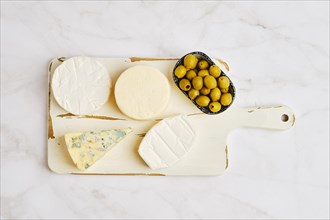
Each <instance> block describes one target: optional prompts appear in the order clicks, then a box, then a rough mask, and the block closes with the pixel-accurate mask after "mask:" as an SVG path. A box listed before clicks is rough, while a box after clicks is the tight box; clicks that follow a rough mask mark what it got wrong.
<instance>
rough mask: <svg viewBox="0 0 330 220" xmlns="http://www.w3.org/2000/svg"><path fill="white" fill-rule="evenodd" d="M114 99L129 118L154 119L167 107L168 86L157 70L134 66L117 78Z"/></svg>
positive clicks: (149, 67) (165, 79) (168, 97)
mask: <svg viewBox="0 0 330 220" xmlns="http://www.w3.org/2000/svg"><path fill="white" fill-rule="evenodd" d="M115 98H116V102H117V105H118V107H119V109H120V110H121V111H122V112H123V113H124V114H125V115H127V116H129V117H130V118H133V119H137V120H146V119H151V118H155V117H157V116H159V115H160V114H161V113H162V112H163V111H164V110H165V108H166V107H167V104H168V101H169V99H170V84H169V82H168V79H167V78H166V77H165V76H164V74H163V73H161V72H160V71H159V70H158V69H156V68H154V67H151V66H144V65H138V66H134V67H131V68H129V69H127V70H126V71H124V72H123V73H122V74H121V75H120V76H119V78H118V80H117V82H116V85H115Z"/></svg>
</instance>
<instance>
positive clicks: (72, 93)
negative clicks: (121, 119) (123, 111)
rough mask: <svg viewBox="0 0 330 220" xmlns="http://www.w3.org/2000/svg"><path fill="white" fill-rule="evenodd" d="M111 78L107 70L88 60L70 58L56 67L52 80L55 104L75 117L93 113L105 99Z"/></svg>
mask: <svg viewBox="0 0 330 220" xmlns="http://www.w3.org/2000/svg"><path fill="white" fill-rule="evenodd" d="M110 88H111V79H110V77H109V73H108V71H107V69H106V68H105V67H104V66H103V65H102V64H101V63H99V62H97V61H96V60H94V59H92V58H89V57H72V58H70V59H68V60H66V61H64V62H63V63H62V64H61V65H60V66H58V67H57V68H56V70H55V72H54V75H53V78H52V91H53V94H54V97H55V100H56V101H57V103H58V104H59V105H60V106H61V107H62V108H63V109H65V110H66V111H68V112H70V113H72V114H75V115H86V114H89V113H92V112H94V111H96V110H98V109H99V108H101V106H102V105H104V103H105V102H106V101H107V100H108V98H109V95H110Z"/></svg>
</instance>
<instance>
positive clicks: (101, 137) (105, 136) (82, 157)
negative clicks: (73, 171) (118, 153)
mask: <svg viewBox="0 0 330 220" xmlns="http://www.w3.org/2000/svg"><path fill="white" fill-rule="evenodd" d="M131 131H132V128H125V129H112V130H106V131H90V132H77V133H70V134H66V135H65V136H64V138H65V143H66V147H67V149H68V151H69V154H70V156H71V158H72V160H73V162H74V164H75V165H76V166H77V167H78V169H80V170H86V169H87V168H88V167H90V166H92V165H93V164H94V163H95V162H96V161H97V160H99V159H100V158H102V157H103V156H104V155H105V154H106V153H107V152H108V151H109V150H110V149H112V148H113V147H114V146H115V145H116V144H117V143H118V142H119V141H121V140H122V139H124V138H125V137H126V136H127V135H128V134H129V133H130V132H131Z"/></svg>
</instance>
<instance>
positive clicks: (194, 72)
mask: <svg viewBox="0 0 330 220" xmlns="http://www.w3.org/2000/svg"><path fill="white" fill-rule="evenodd" d="M195 76H197V74H196V71H195V70H189V71H188V72H187V74H186V78H187V79H189V80H192V79H193V78H194V77H195Z"/></svg>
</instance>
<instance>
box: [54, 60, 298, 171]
mask: <svg viewBox="0 0 330 220" xmlns="http://www.w3.org/2000/svg"><path fill="white" fill-rule="evenodd" d="M94 59H96V60H97V61H99V62H100V63H102V64H103V65H104V66H105V67H106V68H107V69H108V71H109V74H110V77H111V79H112V89H111V95H110V98H109V101H108V102H107V103H106V104H105V105H104V106H103V107H102V108H101V109H100V110H98V111H97V112H95V113H94V114H93V115H86V116H81V117H77V116H74V115H71V114H69V113H68V112H66V111H65V110H64V109H62V108H61V107H60V106H59V105H58V104H57V103H56V101H55V99H54V97H53V95H52V92H51V88H50V86H49V103H48V104H49V106H48V111H49V112H48V165H49V168H50V169H51V170H52V171H54V172H56V173H60V174H88V175H92V174H95V175H151V176H158V175H159V176H164V175H221V174H223V173H224V172H225V170H226V168H227V166H228V158H227V145H226V137H227V135H228V134H229V132H230V131H231V130H233V129H235V128H239V127H259V128H268V129H278V130H285V129H288V128H290V127H292V126H293V124H294V120H295V118H294V115H293V113H292V111H291V110H290V109H289V108H288V107H285V106H276V107H267V108H260V107H259V108H251V109H240V108H237V107H235V104H233V105H232V106H231V107H230V108H229V109H228V110H226V111H225V112H223V113H220V114H218V115H205V114H203V113H201V112H200V111H199V109H197V108H196V107H195V106H194V104H193V103H192V102H191V101H189V100H188V99H187V97H186V96H185V95H184V94H183V93H182V92H181V91H180V90H179V89H178V88H177V87H176V85H175V84H174V81H173V79H172V71H173V67H174V65H175V63H176V62H177V60H178V59H177V58H138V57H132V58H94ZM64 60H65V58H64V57H61V58H55V59H53V60H52V61H51V62H50V64H49V69H48V70H49V85H50V83H51V78H52V75H53V73H54V71H55V69H56V67H58V66H59V65H61V63H62V62H63V61H64ZM213 61H214V62H215V63H216V64H217V65H219V66H220V68H222V69H224V70H226V69H227V71H228V65H227V64H226V63H225V62H223V61H221V60H217V59H213ZM134 65H150V66H154V67H156V68H158V69H159V70H160V71H161V72H162V73H164V74H165V75H166V77H167V78H168V80H169V82H170V85H171V99H170V102H169V105H168V107H167V109H166V110H165V112H164V113H163V114H162V115H161V116H160V117H159V118H157V119H154V120H147V121H136V120H133V119H130V118H128V117H126V116H125V115H123V114H122V113H121V112H120V110H119V109H118V107H117V105H116V102H115V98H114V94H113V88H114V85H115V83H116V80H117V78H118V77H119V75H120V73H122V72H123V71H124V70H125V69H127V68H129V67H131V66H134ZM228 76H229V77H230V74H229V75H228ZM234 83H235V82H234ZM178 114H187V115H189V117H191V122H192V124H193V126H194V127H195V128H196V129H197V130H198V132H197V134H198V135H196V138H195V143H194V146H192V148H191V150H190V151H189V152H188V153H187V154H186V155H185V156H184V157H183V158H182V159H181V160H180V161H179V162H178V163H176V164H175V165H174V166H172V167H170V168H166V169H160V170H152V169H150V168H149V167H148V166H147V165H146V164H145V163H144V161H143V160H142V159H141V157H140V156H139V154H138V147H139V144H140V142H141V140H142V138H143V136H144V135H145V133H146V132H148V130H149V129H150V128H151V127H152V126H153V125H155V124H156V123H157V122H159V120H161V119H163V118H166V117H170V116H175V115H178ZM283 115H284V116H283ZM283 117H284V118H285V117H287V118H286V120H284V121H283ZM125 127H132V128H133V132H132V133H130V134H129V135H128V136H127V137H126V138H125V139H124V140H122V141H121V142H119V143H118V144H117V145H116V146H115V147H114V148H113V149H111V150H110V151H109V152H108V153H107V154H106V155H105V157H104V158H102V159H100V160H99V161H97V162H96V163H95V164H94V165H93V166H92V167H90V168H89V169H88V170H86V171H80V170H79V169H77V168H76V166H75V165H74V164H73V162H72V160H71V158H70V156H69V154H68V152H67V149H66V146H65V143H64V138H63V135H64V134H66V133H71V132H76V131H92V130H108V129H114V128H125Z"/></svg>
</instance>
